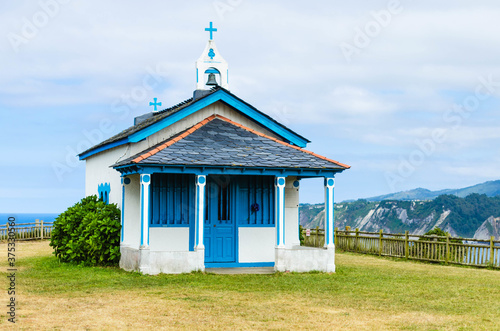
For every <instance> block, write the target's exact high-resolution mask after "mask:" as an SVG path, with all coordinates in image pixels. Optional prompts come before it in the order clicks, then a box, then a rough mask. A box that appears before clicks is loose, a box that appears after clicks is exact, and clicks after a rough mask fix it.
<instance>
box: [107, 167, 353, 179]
mask: <svg viewBox="0 0 500 331" xmlns="http://www.w3.org/2000/svg"><path fill="white" fill-rule="evenodd" d="M115 169H116V170H118V171H120V172H121V173H122V175H129V174H143V173H175V174H182V173H185V174H194V175H264V176H283V177H286V176H299V177H301V178H313V177H326V176H329V177H333V176H334V175H335V174H337V173H340V172H342V171H344V169H338V170H333V169H311V168H236V167H235V168H228V167H213V166H189V167H188V166H168V165H157V166H155V165H144V166H143V165H137V164H131V165H124V166H118V167H115Z"/></svg>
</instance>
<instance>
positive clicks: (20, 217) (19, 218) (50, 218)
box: [0, 213, 59, 225]
mask: <svg viewBox="0 0 500 331" xmlns="http://www.w3.org/2000/svg"><path fill="white" fill-rule="evenodd" d="M57 216H59V214H46V213H34V214H21V213H11V214H4V213H0V225H3V224H6V223H7V220H8V219H9V217H14V218H15V219H16V224H21V223H35V220H37V219H38V220H43V221H44V222H54V221H55V219H56V217H57Z"/></svg>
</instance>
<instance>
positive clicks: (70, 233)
mask: <svg viewBox="0 0 500 331" xmlns="http://www.w3.org/2000/svg"><path fill="white" fill-rule="evenodd" d="M120 229H121V224H120V210H119V209H118V208H117V206H116V204H106V203H104V202H103V201H102V200H98V199H97V196H95V195H93V196H89V197H86V198H83V199H82V200H81V201H80V202H78V203H76V204H75V205H74V206H72V207H70V208H68V209H67V210H66V211H65V212H64V213H62V214H61V215H59V216H58V217H57V218H56V221H55V222H54V228H53V230H52V237H51V241H50V246H52V247H53V248H54V254H55V255H56V256H57V257H58V258H59V260H60V261H62V262H74V263H77V264H83V265H102V266H106V265H117V264H118V262H119V261H120Z"/></svg>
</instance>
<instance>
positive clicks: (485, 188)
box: [366, 180, 500, 201]
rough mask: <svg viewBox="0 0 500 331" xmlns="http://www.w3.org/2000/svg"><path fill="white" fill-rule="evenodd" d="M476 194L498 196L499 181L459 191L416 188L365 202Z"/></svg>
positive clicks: (463, 196)
mask: <svg viewBox="0 0 500 331" xmlns="http://www.w3.org/2000/svg"><path fill="white" fill-rule="evenodd" d="M472 193H478V194H486V195H487V196H489V197H495V196H498V195H500V180H495V181H489V182H485V183H482V184H477V185H474V186H469V187H466V188H461V189H446V190H440V191H430V190H427V189H425V188H416V189H413V190H410V191H404V192H397V193H391V194H385V195H379V196H376V197H371V198H367V199H366V200H367V201H383V200H403V201H416V200H432V199H435V198H437V197H438V196H440V195H443V194H451V195H456V196H457V197H460V198H465V197H466V196H468V195H469V194H472Z"/></svg>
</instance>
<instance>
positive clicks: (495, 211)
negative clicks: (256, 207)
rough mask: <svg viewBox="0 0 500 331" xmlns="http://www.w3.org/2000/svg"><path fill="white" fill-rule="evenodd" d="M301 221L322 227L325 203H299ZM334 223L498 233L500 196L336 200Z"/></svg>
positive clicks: (460, 233) (458, 233)
mask: <svg viewBox="0 0 500 331" xmlns="http://www.w3.org/2000/svg"><path fill="white" fill-rule="evenodd" d="M299 213H300V214H299V215H300V224H301V225H302V226H303V227H304V228H308V229H311V228H315V227H316V226H319V227H320V228H324V224H325V211H324V204H314V205H311V204H301V205H300V209H299ZM335 226H336V227H339V228H341V229H342V228H345V226H350V227H351V228H358V229H360V230H361V231H371V232H377V231H379V230H380V229H382V230H384V232H389V233H404V231H409V232H410V233H411V234H416V235H421V234H424V233H425V232H427V231H429V230H431V229H433V228H434V227H439V228H441V229H444V230H445V231H447V232H449V233H450V234H452V235H453V236H461V237H464V238H477V239H482V238H489V237H490V236H495V237H496V238H497V240H498V239H499V237H500V196H497V197H488V196H486V195H485V194H477V193H473V194H470V195H468V196H467V197H465V198H460V197H457V196H455V195H440V196H438V197H437V198H435V199H432V200H427V201H402V200H383V201H380V202H373V201H367V200H364V199H360V200H357V201H354V202H342V203H337V204H335Z"/></svg>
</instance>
